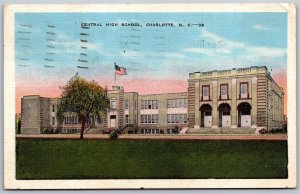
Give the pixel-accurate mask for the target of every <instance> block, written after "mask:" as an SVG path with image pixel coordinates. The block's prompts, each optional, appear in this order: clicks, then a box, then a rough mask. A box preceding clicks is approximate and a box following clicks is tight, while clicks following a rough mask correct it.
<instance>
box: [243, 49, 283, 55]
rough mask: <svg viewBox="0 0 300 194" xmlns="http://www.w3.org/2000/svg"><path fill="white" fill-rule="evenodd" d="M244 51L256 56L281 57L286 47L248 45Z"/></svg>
mask: <svg viewBox="0 0 300 194" xmlns="http://www.w3.org/2000/svg"><path fill="white" fill-rule="evenodd" d="M246 51H247V53H248V54H249V55H252V56H257V57H283V56H285V55H286V54H287V49H280V48H269V47H249V48H246Z"/></svg>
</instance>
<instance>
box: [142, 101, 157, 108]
mask: <svg viewBox="0 0 300 194" xmlns="http://www.w3.org/2000/svg"><path fill="white" fill-rule="evenodd" d="M141 109H158V101H157V100H142V101H141Z"/></svg>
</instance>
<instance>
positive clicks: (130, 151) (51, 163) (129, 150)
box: [16, 140, 287, 179]
mask: <svg viewBox="0 0 300 194" xmlns="http://www.w3.org/2000/svg"><path fill="white" fill-rule="evenodd" d="M16 148H17V149H16V151H17V165H16V178H17V179H102V178H108V179H110V178H112V179H118V178H122V179H123V178H287V142H286V141H103V140H102V141H100V140H99V141H96V140H84V141H80V140H17V147H16Z"/></svg>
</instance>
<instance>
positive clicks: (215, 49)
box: [182, 30, 287, 61]
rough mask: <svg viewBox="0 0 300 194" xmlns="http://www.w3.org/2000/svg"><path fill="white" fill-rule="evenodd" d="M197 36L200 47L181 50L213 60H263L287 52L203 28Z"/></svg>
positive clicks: (284, 54) (281, 55)
mask: <svg viewBox="0 0 300 194" xmlns="http://www.w3.org/2000/svg"><path fill="white" fill-rule="evenodd" d="M199 38H201V39H203V41H202V45H201V44H200V47H191V48H184V49H182V51H183V52H187V53H195V54H204V55H206V56H208V57H215V58H214V60H217V59H218V58H220V59H221V58H223V59H224V57H227V58H235V59H237V60H241V61H242V60H243V59H249V60H251V61H259V60H260V61H265V60H266V59H273V58H278V57H284V56H286V54H287V49H284V48H273V47H260V46H254V45H251V44H249V43H247V42H241V41H234V40H230V39H228V38H224V37H221V36H219V35H217V34H214V33H211V32H208V31H207V30H204V31H203V32H202V33H201V34H200V37H199ZM263 58H264V59H263ZM265 58H266V59H265Z"/></svg>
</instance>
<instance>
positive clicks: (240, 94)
mask: <svg viewBox="0 0 300 194" xmlns="http://www.w3.org/2000/svg"><path fill="white" fill-rule="evenodd" d="M244 84H245V85H247V93H246V97H242V85H244ZM239 97H240V99H247V98H249V83H248V82H240V88H239Z"/></svg>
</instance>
